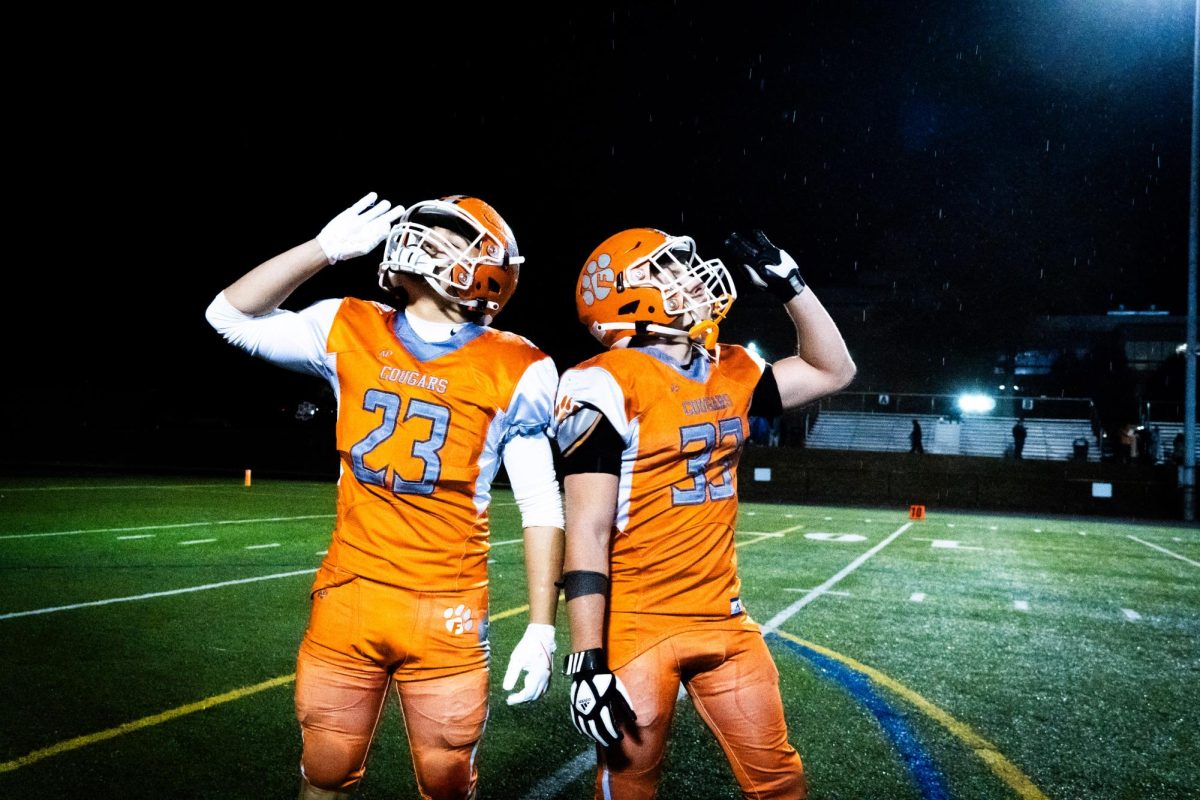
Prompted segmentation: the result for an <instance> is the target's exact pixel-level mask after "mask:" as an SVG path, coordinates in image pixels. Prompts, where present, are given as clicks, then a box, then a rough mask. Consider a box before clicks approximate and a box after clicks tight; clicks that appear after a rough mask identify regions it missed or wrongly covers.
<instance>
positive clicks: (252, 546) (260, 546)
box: [246, 542, 279, 550]
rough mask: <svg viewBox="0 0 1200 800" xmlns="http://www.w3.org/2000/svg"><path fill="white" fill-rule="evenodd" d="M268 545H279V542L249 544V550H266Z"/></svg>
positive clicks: (247, 547)
mask: <svg viewBox="0 0 1200 800" xmlns="http://www.w3.org/2000/svg"><path fill="white" fill-rule="evenodd" d="M268 547H279V542H271V543H270V544H248V545H246V549H247V550H265V549H266V548H268Z"/></svg>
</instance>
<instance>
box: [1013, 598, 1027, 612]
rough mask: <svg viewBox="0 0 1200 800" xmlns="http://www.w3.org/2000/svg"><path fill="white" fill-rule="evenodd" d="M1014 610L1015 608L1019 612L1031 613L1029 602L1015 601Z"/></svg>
mask: <svg viewBox="0 0 1200 800" xmlns="http://www.w3.org/2000/svg"><path fill="white" fill-rule="evenodd" d="M1013 608H1015V609H1016V610H1017V611H1025V612H1028V611H1029V601H1028V600H1013Z"/></svg>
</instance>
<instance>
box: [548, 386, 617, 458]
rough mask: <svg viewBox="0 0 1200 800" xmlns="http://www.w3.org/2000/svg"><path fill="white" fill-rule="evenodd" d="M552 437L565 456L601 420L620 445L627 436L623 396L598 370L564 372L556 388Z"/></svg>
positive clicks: (594, 428) (581, 441) (580, 442)
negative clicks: (604, 420)
mask: <svg viewBox="0 0 1200 800" xmlns="http://www.w3.org/2000/svg"><path fill="white" fill-rule="evenodd" d="M555 407H556V409H557V410H556V412H555V418H554V429H553V433H554V436H555V439H556V441H557V442H558V449H559V451H560V452H561V453H562V454H563V455H564V456H567V455H569V454H570V453H571V452H572V451H573V450H574V449H575V448H576V447H578V446H579V445H580V444H582V443H583V442H584V441H585V440H586V439H587V438H588V436H589V435H591V433H592V432H593V431H595V430H596V428H597V425H598V424H599V422H600V418H601V417H603V418H604V419H606V420H607V421H608V424H609V425H610V426H611V427H612V429H613V430H614V431H616V433H617V436H619V437H620V439H621V441H627V440H628V436H629V419H628V417H627V416H626V414H625V394H624V393H623V392H622V391H621V387H620V386H618V385H617V381H616V379H615V378H613V376H612V374H611V373H610V372H609V371H608V370H606V369H604V368H602V367H587V368H584V369H572V370H567V372H566V374H564V375H563V377H562V380H561V381H560V382H559V386H558V401H557V403H556V406H555Z"/></svg>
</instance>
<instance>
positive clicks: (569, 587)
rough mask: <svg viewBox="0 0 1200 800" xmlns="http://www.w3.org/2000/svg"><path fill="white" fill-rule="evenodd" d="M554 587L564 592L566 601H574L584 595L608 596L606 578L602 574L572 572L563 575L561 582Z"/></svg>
mask: <svg viewBox="0 0 1200 800" xmlns="http://www.w3.org/2000/svg"><path fill="white" fill-rule="evenodd" d="M554 585H555V586H557V587H558V588H560V589H563V590H565V591H566V593H567V600H574V599H575V598H576V597H583V596H584V595H585V594H603V595H607V594H608V576H607V575H605V574H604V573H603V572H587V571H584V570H572V571H571V572H566V573H563V576H562V580H561V581H559V582H558V583H556V584H554Z"/></svg>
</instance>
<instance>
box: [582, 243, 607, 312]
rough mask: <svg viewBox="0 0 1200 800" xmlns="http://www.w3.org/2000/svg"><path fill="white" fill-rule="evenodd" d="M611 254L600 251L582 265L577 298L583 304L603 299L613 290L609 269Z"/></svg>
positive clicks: (590, 303)
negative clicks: (595, 256)
mask: <svg viewBox="0 0 1200 800" xmlns="http://www.w3.org/2000/svg"><path fill="white" fill-rule="evenodd" d="M611 263H612V256H610V255H609V254H608V253H601V254H600V255H599V256H598V257H597V258H595V259H593V260H592V261H589V262H588V263H587V264H586V265H584V267H583V275H581V276H580V277H579V299H580V300H582V301H583V302H584V304H585V305H589V306H590V305H592V304H593V303H595V302H597V301H600V300H604V299H605V298H607V297H608V295H609V293H610V292H611V291H612V290H613V271H612V270H611V269H609V264H611Z"/></svg>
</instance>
